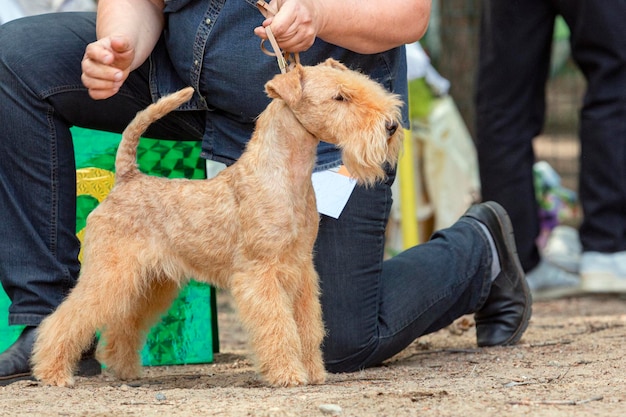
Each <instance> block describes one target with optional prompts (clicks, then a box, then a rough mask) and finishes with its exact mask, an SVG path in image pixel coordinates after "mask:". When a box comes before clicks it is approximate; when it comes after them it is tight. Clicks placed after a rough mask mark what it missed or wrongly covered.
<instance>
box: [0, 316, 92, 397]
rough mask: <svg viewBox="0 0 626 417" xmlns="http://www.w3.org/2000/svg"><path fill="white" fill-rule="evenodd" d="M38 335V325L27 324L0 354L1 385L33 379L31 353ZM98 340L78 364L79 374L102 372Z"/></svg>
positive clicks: (90, 374) (86, 374)
mask: <svg viewBox="0 0 626 417" xmlns="http://www.w3.org/2000/svg"><path fill="white" fill-rule="evenodd" d="M36 337H37V327H35V326H26V327H25V328H24V330H23V331H22V334H20V336H19V337H18V338H17V340H16V341H15V342H14V343H13V344H12V345H11V346H10V347H9V348H8V349H7V350H5V351H4V353H2V354H0V386H3V385H9V384H12V383H13V382H17V381H22V380H33V379H34V378H33V376H32V374H31V369H30V355H31V353H32V351H33V344H34V343H35V339H36ZM95 350H96V342H95V341H94V343H93V344H92V346H91V347H90V348H89V349H88V350H87V351H86V352H85V353H83V356H82V358H81V360H80V362H79V364H78V372H77V375H79V376H94V375H98V374H100V373H101V372H102V367H101V366H100V362H98V361H97V360H96V358H95Z"/></svg>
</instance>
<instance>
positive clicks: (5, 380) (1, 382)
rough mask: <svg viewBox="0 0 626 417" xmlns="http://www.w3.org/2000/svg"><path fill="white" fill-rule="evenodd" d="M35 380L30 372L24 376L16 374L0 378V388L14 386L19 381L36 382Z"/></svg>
mask: <svg viewBox="0 0 626 417" xmlns="http://www.w3.org/2000/svg"><path fill="white" fill-rule="evenodd" d="M34 380H35V378H34V377H33V376H32V374H31V373H30V372H28V373H23V374H15V375H11V376H6V377H0V387H4V386H6V385H9V384H12V383H14V382H17V381H34Z"/></svg>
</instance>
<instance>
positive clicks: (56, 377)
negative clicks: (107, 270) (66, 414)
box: [32, 264, 111, 386]
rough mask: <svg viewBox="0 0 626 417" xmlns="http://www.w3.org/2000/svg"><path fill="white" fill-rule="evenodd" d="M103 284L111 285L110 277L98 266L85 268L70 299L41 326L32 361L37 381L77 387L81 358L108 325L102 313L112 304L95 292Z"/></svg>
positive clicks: (38, 330)
mask: <svg viewBox="0 0 626 417" xmlns="http://www.w3.org/2000/svg"><path fill="white" fill-rule="evenodd" d="M92 265H93V264H92ZM100 272H102V271H100ZM100 281H107V276H106V275H103V274H102V273H98V267H97V265H93V268H91V269H89V267H86V268H84V269H83V275H82V276H81V279H79V280H78V283H77V284H76V287H75V288H74V289H73V290H72V291H71V293H70V294H69V296H68V297H67V299H66V300H65V301H64V302H63V303H61V305H60V306H59V307H58V308H57V310H56V311H55V312H54V313H52V314H51V315H50V316H48V317H47V318H46V319H45V320H43V322H42V323H41V324H40V325H39V327H38V329H37V333H38V335H37V340H36V341H35V345H34V347H33V357H32V364H33V374H34V376H35V377H36V378H37V379H39V380H41V381H43V382H44V383H46V384H50V385H58V386H71V385H73V383H74V379H73V374H74V371H75V369H76V364H77V363H78V361H79V359H80V357H81V354H82V353H83V351H84V350H85V349H86V348H88V347H89V345H90V344H91V343H92V341H93V337H94V335H95V332H96V330H97V328H99V327H100V326H102V325H103V324H104V319H105V316H104V315H102V314H100V311H102V310H103V309H105V308H106V306H107V305H108V304H109V303H110V302H111V300H109V299H107V297H106V294H99V292H98V291H97V289H96V288H94V285H93V284H94V283H97V282H100Z"/></svg>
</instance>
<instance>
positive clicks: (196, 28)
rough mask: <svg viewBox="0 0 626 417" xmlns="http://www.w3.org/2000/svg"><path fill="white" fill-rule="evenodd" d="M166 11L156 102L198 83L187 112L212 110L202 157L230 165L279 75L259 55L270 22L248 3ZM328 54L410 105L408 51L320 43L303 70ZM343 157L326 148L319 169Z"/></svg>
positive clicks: (155, 68)
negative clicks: (259, 32) (368, 51)
mask: <svg viewBox="0 0 626 417" xmlns="http://www.w3.org/2000/svg"><path fill="white" fill-rule="evenodd" d="M164 13H165V22H166V23H165V30H164V32H163V36H162V37H161V39H160V41H159V42H162V43H163V45H161V46H165V47H164V48H163V47H158V48H155V50H154V52H153V54H152V56H151V57H150V64H151V69H150V88H151V91H152V95H153V100H156V99H157V98H158V97H160V96H162V95H165V94H168V93H171V92H174V91H176V90H178V89H180V88H182V87H185V86H188V85H191V86H193V87H194V88H195V89H196V91H198V92H199V93H200V94H199V95H195V96H194V99H193V100H192V101H191V102H190V103H189V104H187V105H185V106H184V107H183V110H206V126H205V131H204V137H203V144H202V149H203V153H202V156H203V157H204V158H207V159H212V160H216V161H219V162H223V163H226V164H227V165H230V164H231V163H233V162H234V161H235V160H237V159H238V158H239V156H240V155H241V153H242V152H243V149H244V147H245V145H246V143H247V141H248V140H249V138H250V136H251V135H252V131H253V129H254V122H255V118H256V117H257V116H258V115H259V113H261V112H262V111H263V110H264V109H265V107H266V106H267V104H268V103H269V98H268V97H267V96H266V94H265V91H264V85H265V83H266V82H267V81H268V80H270V79H271V78H272V77H273V76H274V75H276V74H277V73H279V68H278V64H277V62H276V59H275V58H274V57H271V56H268V55H266V54H264V53H263V52H262V51H261V49H260V45H261V40H260V39H259V38H258V37H257V36H256V35H255V34H254V32H253V30H254V28H255V27H257V26H259V25H260V24H261V23H262V22H263V20H264V17H263V15H262V14H261V13H260V12H259V11H258V9H257V8H256V7H255V6H253V5H251V4H250V3H248V2H247V1H246V0H166V2H165V10H164ZM328 57H333V58H335V59H337V60H340V61H341V62H343V63H344V64H345V65H347V66H348V67H350V68H352V69H356V70H359V71H361V72H364V73H366V74H369V75H370V76H371V77H372V78H374V79H376V80H377V81H379V82H381V83H382V84H383V85H384V86H385V87H386V88H388V89H389V90H390V91H394V92H395V93H397V94H400V95H401V96H402V97H403V98H404V99H405V103H406V96H407V80H406V57H405V50H404V47H400V48H396V49H392V50H390V51H387V52H383V53H379V54H373V55H361V54H357V53H354V52H351V51H348V50H346V49H343V48H340V47H337V46H334V45H331V44H328V43H325V42H323V41H321V40H319V39H318V40H317V41H316V42H315V44H314V45H313V46H312V47H311V48H310V49H309V50H307V51H306V52H302V53H301V54H300V60H301V62H302V64H304V65H315V64H317V63H319V62H322V61H324V60H325V59H326V58H328ZM405 107H406V106H405ZM405 113H406V109H405ZM405 119H406V116H405ZM320 139H322V140H323V138H320ZM340 160H341V159H340V154H339V151H338V150H337V149H336V148H335V147H334V146H332V145H330V144H328V143H324V142H321V143H320V146H319V149H318V161H317V167H316V169H317V170H321V169H327V168H330V167H333V166H336V165H338V164H339V163H340Z"/></svg>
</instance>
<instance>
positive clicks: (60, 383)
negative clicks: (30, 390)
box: [33, 372, 74, 388]
mask: <svg viewBox="0 0 626 417" xmlns="http://www.w3.org/2000/svg"><path fill="white" fill-rule="evenodd" d="M33 374H34V376H35V379H37V380H38V381H40V382H41V383H42V384H43V385H50V386H53V387H66V388H70V387H73V386H74V377H73V376H72V375H69V376H68V375H61V374H54V373H46V372H34V373H33Z"/></svg>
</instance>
